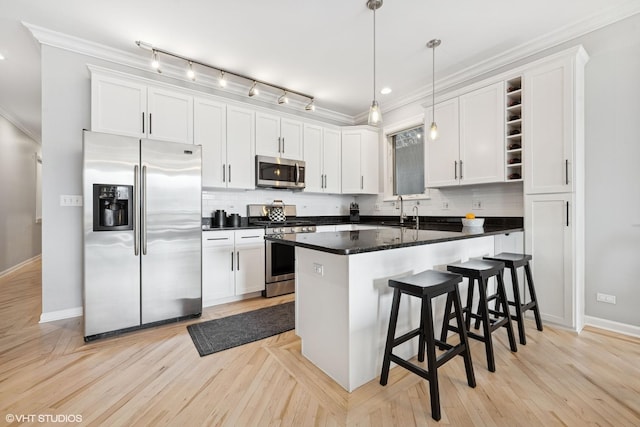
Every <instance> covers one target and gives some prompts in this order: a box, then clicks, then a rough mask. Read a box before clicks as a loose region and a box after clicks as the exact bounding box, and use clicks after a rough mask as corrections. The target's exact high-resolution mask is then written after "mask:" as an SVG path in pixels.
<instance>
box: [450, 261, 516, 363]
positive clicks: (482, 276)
mask: <svg viewBox="0 0 640 427" xmlns="http://www.w3.org/2000/svg"><path fill="white" fill-rule="evenodd" d="M447 270H448V271H451V272H453V273H458V274H461V275H462V276H464V277H466V278H467V279H469V290H468V292H467V305H466V307H465V308H464V309H463V312H464V314H465V326H466V328H467V335H468V336H469V338H473V339H476V340H478V341H482V342H484V346H485V352H486V354H487V366H488V369H489V371H491V372H495V370H496V364H495V358H494V355H493V340H492V338H491V334H492V333H493V332H494V331H495V330H496V329H498V328H500V327H502V326H504V327H506V328H507V336H508V337H509V347H510V348H511V351H513V352H516V351H518V348H517V347H516V339H515V336H514V334H513V325H512V324H511V316H509V306H508V305H507V303H506V302H505V301H506V298H507V296H506V293H505V289H504V281H503V280H502V273H503V270H504V263H503V262H497V261H487V260H480V259H472V260H469V261H467V262H462V263H456V264H451V265H448V266H447ZM491 277H496V279H497V282H498V286H497V289H496V293H497V294H498V295H500V299H499V300H498V301H499V302H500V303H501V305H502V311H500V310H499V307H496V309H495V310H490V309H489V305H488V301H489V298H490V297H493V295H491V296H487V282H488V280H489V278H491ZM476 280H477V281H478V292H479V294H480V301H479V303H478V312H477V313H473V310H472V302H473V288H474V283H475V281H476ZM489 314H493V315H494V316H497V318H496V319H491V318H490V317H489ZM452 317H454V314H452V313H451V298H449V297H448V296H447V302H446V306H445V318H444V321H443V322H442V334H441V335H440V341H442V342H446V341H447V333H448V331H454V332H457V331H458V329H459V328H456V327H454V326H452V325H450V324H449V321H450V319H451V318H452ZM471 318H474V319H476V320H478V321H481V322H482V330H483V334H482V335H479V334H476V333H475V332H472V331H470V330H469V327H470V326H471Z"/></svg>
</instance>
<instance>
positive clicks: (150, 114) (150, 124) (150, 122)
mask: <svg viewBox="0 0 640 427" xmlns="http://www.w3.org/2000/svg"><path fill="white" fill-rule="evenodd" d="M151 116H152V113H149V135H151V134H152V133H153V131H152V130H151V129H153V128H152V127H151V126H152V123H153V122H152V121H151V120H152V117H151Z"/></svg>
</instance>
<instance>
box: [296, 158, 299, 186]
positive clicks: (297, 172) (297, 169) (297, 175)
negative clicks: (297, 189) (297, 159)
mask: <svg viewBox="0 0 640 427" xmlns="http://www.w3.org/2000/svg"><path fill="white" fill-rule="evenodd" d="M298 181H300V166H299V165H298V163H296V185H298Z"/></svg>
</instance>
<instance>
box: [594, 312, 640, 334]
mask: <svg viewBox="0 0 640 427" xmlns="http://www.w3.org/2000/svg"><path fill="white" fill-rule="evenodd" d="M584 324H585V325H589V326H594V327H596V328H600V329H606V330H607V331H612V332H617V333H619V334H623V335H630V336H632V337H636V338H640V327H639V326H633V325H627V324H626V323H620V322H614V321H613V320H607V319H600V318H598V317H592V316H584Z"/></svg>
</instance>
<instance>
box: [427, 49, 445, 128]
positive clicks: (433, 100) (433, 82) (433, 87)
mask: <svg viewBox="0 0 640 427" xmlns="http://www.w3.org/2000/svg"><path fill="white" fill-rule="evenodd" d="M440 43H442V40H440V39H433V40H429V42H428V43H427V47H428V48H429V49H432V51H433V60H432V67H433V68H432V70H431V77H432V80H431V126H430V127H429V136H430V137H431V140H435V139H437V138H438V125H437V124H436V48H437V47H438V46H440Z"/></svg>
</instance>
